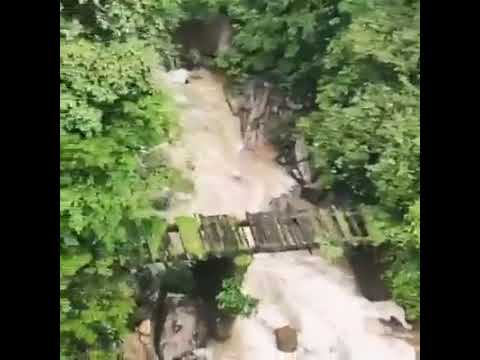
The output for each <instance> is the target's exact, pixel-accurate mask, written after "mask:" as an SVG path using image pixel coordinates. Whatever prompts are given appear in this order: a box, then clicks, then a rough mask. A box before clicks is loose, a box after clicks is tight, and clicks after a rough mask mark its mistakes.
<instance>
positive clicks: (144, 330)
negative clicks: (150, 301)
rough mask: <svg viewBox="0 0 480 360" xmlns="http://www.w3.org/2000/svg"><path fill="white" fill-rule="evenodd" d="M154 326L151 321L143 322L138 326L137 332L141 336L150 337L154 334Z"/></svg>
mask: <svg viewBox="0 0 480 360" xmlns="http://www.w3.org/2000/svg"><path fill="white" fill-rule="evenodd" d="M151 329H152V325H151V322H150V320H149V319H146V320H143V321H142V322H141V323H140V325H139V326H138V328H137V330H138V332H139V333H140V334H141V335H144V336H150V334H151V333H152V330H151Z"/></svg>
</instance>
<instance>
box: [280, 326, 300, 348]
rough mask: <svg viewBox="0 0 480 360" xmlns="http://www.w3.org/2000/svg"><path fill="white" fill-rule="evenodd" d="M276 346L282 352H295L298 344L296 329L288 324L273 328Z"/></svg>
mask: <svg viewBox="0 0 480 360" xmlns="http://www.w3.org/2000/svg"><path fill="white" fill-rule="evenodd" d="M274 333H275V339H276V341H277V348H278V350H280V351H283V352H288V353H291V352H295V351H296V350H297V346H298V340H297V331H296V330H295V329H293V328H291V327H290V326H283V327H281V328H278V329H275V331H274Z"/></svg>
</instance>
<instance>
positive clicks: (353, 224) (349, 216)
mask: <svg viewBox="0 0 480 360" xmlns="http://www.w3.org/2000/svg"><path fill="white" fill-rule="evenodd" d="M346 220H347V222H348V225H349V226H350V231H351V233H352V234H353V235H354V236H356V237H357V236H358V237H361V236H362V231H361V229H360V226H359V225H358V224H357V221H356V220H355V218H354V216H353V213H352V212H351V211H348V212H346Z"/></svg>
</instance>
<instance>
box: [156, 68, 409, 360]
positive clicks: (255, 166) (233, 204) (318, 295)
mask: <svg viewBox="0 0 480 360" xmlns="http://www.w3.org/2000/svg"><path fill="white" fill-rule="evenodd" d="M195 75H197V76H198V78H193V79H191V81H190V83H189V84H172V83H170V84H169V86H170V87H171V90H172V91H173V93H174V94H175V96H176V98H177V103H178V107H179V109H180V114H181V125H182V127H183V134H182V138H181V139H180V141H179V142H178V143H177V144H175V145H173V146H170V147H168V148H166V149H165V153H166V154H167V155H168V158H169V160H170V162H171V164H172V165H173V166H174V167H176V168H178V169H180V170H182V171H183V172H184V173H185V174H186V176H188V177H189V178H190V179H191V180H192V182H193V183H194V187H195V191H194V193H193V194H190V195H189V196H186V197H184V198H183V200H181V201H177V202H175V203H173V205H172V207H171V208H170V209H169V210H168V216H169V217H174V216H177V215H181V214H192V213H201V214H204V215H214V214H230V215H236V216H238V217H240V218H242V217H243V216H244V214H245V212H246V211H248V212H257V211H262V210H266V209H267V207H268V203H269V202H270V201H271V200H272V199H273V198H275V197H278V196H279V195H281V194H283V193H286V192H288V191H289V190H290V188H291V187H292V186H293V185H294V181H293V179H291V178H290V177H289V176H288V175H287V174H286V173H285V171H284V170H283V169H282V168H281V167H279V166H278V165H277V164H276V163H274V161H273V160H272V156H270V155H271V154H268V153H267V154H265V153H261V154H260V155H259V154H255V153H252V152H250V151H248V150H245V149H243V146H242V145H243V144H242V139H241V136H240V128H239V122H238V119H237V118H236V117H234V116H233V115H232V114H231V113H230V110H229V108H228V106H227V104H226V102H225V99H224V95H223V90H222V80H221V78H219V77H218V76H215V75H213V74H211V73H210V72H208V71H206V70H201V71H199V72H198V73H197V74H195ZM244 289H245V291H246V292H247V293H249V294H251V295H252V296H254V297H256V298H257V299H259V300H260V302H259V306H258V311H257V313H256V314H255V315H253V316H251V317H250V318H237V320H236V321H235V322H234V325H233V336H232V337H231V338H230V339H229V340H227V341H226V342H223V343H220V342H215V341H212V342H211V343H210V344H209V347H208V354H209V355H208V357H209V360H210V359H211V360H229V359H231V360H234V359H237V360H256V359H258V360H276V359H287V358H291V359H293V358H296V359H302V360H314V359H318V360H320V359H321V360H325V359H332V360H333V359H335V360H414V359H415V350H414V348H413V347H412V346H410V345H409V344H408V343H407V342H405V341H404V340H400V339H397V338H393V337H391V336H386V335H383V334H382V331H381V330H382V329H381V328H380V327H379V326H378V325H379V323H378V321H377V320H376V319H378V318H385V319H390V316H391V315H395V316H396V317H399V315H398V311H397V310H398V309H396V308H395V307H392V306H391V305H392V304H390V303H388V302H387V303H386V302H371V301H368V300H367V299H366V298H364V297H363V296H362V295H361V294H360V292H359V290H358V289H357V286H356V284H355V279H354V276H353V275H352V274H351V272H349V271H348V270H346V269H344V268H340V267H337V266H333V265H331V264H329V263H328V262H326V261H325V260H324V259H322V258H321V257H319V256H316V255H311V254H309V253H308V252H303V251H298V252H287V253H279V254H258V255H256V256H255V258H254V260H253V262H252V263H251V265H250V266H249V269H248V271H247V274H246V276H245V280H244ZM400 317H401V316H400ZM398 320H400V321H404V319H403V318H402V319H398ZM283 325H290V326H291V327H293V328H295V329H296V330H297V331H298V334H299V347H298V350H297V352H296V353H295V354H293V355H287V354H284V353H280V352H279V351H278V350H277V349H276V344H275V338H274V335H273V330H274V329H275V328H278V327H281V326H283Z"/></svg>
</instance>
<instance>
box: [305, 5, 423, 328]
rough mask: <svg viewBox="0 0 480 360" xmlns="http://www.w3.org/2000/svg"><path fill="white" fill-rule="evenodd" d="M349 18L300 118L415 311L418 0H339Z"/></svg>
mask: <svg viewBox="0 0 480 360" xmlns="http://www.w3.org/2000/svg"><path fill="white" fill-rule="evenodd" d="M339 7H340V10H341V11H342V13H343V14H347V15H348V17H349V18H350V19H351V22H350V24H349V25H348V27H346V28H345V29H344V30H342V31H340V32H339V33H338V34H337V35H336V36H335V37H334V38H333V39H332V41H331V42H330V44H329V46H328V50H327V54H326V56H325V57H324V58H323V60H322V67H323V71H324V73H323V75H322V76H321V77H320V78H319V81H318V95H317V104H318V110H317V111H315V112H314V113H313V114H311V115H309V116H308V117H306V118H305V119H303V121H302V122H301V124H300V126H299V127H300V128H301V130H302V131H303V132H304V134H305V135H306V138H307V141H308V144H309V147H310V150H311V153H312V155H313V160H314V163H315V166H316V167H317V168H319V169H321V170H323V173H325V174H329V175H331V176H332V177H333V180H334V182H335V183H336V184H340V183H343V184H347V185H348V186H349V187H351V188H352V190H353V191H354V192H355V193H356V194H357V195H358V196H359V197H360V198H361V199H363V201H365V202H367V203H369V204H370V205H373V207H370V208H369V209H368V211H365V214H366V215H367V220H368V226H369V231H370V233H371V234H372V241H373V242H374V243H375V244H380V243H386V244H388V246H389V249H390V251H389V256H388V258H387V259H386V261H388V262H389V265H390V270H389V271H388V272H387V274H386V277H387V280H388V282H389V284H390V285H391V287H392V290H393V294H394V296H395V298H396V300H398V301H399V302H400V303H401V304H402V305H404V306H406V308H407V312H408V314H409V317H410V318H415V317H416V316H418V311H419V244H420V237H419V222H420V220H419V207H420V204H419V200H418V199H419V192H420V123H419V117H420V104H419V94H420V85H419V79H420V73H419V59H420V38H419V18H420V15H419V4H418V1H417V2H415V1H414V2H409V3H407V2H405V1H400V0H395V1H389V2H385V1H381V0H374V1H369V2H357V1H343V2H342V3H340V5H339Z"/></svg>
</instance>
